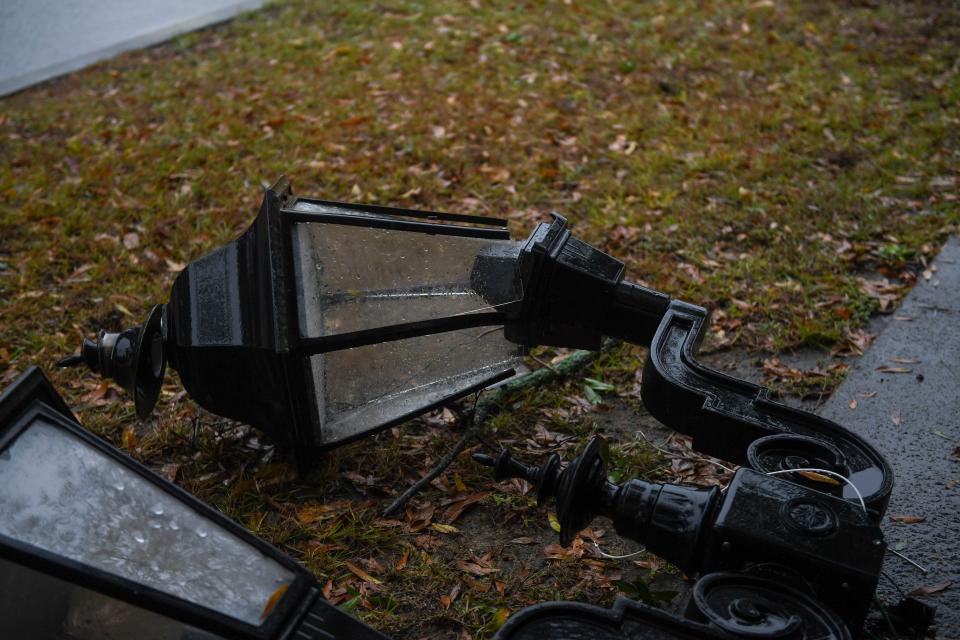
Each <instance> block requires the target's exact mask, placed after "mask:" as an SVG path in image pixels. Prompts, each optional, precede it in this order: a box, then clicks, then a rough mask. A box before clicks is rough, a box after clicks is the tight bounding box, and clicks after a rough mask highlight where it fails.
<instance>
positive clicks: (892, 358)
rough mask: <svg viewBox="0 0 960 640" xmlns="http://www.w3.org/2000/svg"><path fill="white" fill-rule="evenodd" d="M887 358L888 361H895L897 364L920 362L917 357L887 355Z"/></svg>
mask: <svg viewBox="0 0 960 640" xmlns="http://www.w3.org/2000/svg"><path fill="white" fill-rule="evenodd" d="M887 360H889V361H890V362H896V363H897V364H920V360H918V359H917V358H898V357H896V356H889V357H888V358H887Z"/></svg>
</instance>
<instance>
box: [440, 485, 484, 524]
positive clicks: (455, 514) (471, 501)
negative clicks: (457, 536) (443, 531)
mask: <svg viewBox="0 0 960 640" xmlns="http://www.w3.org/2000/svg"><path fill="white" fill-rule="evenodd" d="M489 495H490V492H489V491H482V492H480V493H474V494H473V495H469V496H465V497H463V498H458V499H457V500H455V501H454V502H453V504H451V505H450V506H449V507H447V508H446V510H445V511H444V512H443V516H442V517H441V519H442V520H443V521H444V522H446V523H447V524H451V523H453V522H455V521H456V520H457V518H459V517H460V516H461V514H463V512H464V511H465V510H466V509H467V508H468V507H470V506H471V505H475V504H477V503H478V502H480V501H482V500H483V499H484V498H486V497H487V496H489Z"/></svg>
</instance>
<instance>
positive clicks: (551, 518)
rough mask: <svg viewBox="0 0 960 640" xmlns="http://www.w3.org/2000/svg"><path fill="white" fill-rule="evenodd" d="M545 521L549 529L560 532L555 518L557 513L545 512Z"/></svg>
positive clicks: (558, 523) (558, 522)
mask: <svg viewBox="0 0 960 640" xmlns="http://www.w3.org/2000/svg"><path fill="white" fill-rule="evenodd" d="M547 522H549V523H550V528H551V529H553V530H554V531H556V532H557V533H560V521H559V520H557V514H555V513H548V514H547Z"/></svg>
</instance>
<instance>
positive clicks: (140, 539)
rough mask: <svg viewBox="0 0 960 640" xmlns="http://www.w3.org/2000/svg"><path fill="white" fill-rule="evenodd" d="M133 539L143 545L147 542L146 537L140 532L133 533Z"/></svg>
mask: <svg viewBox="0 0 960 640" xmlns="http://www.w3.org/2000/svg"><path fill="white" fill-rule="evenodd" d="M133 539H134V540H136V541H137V542H139V543H140V544H143V543H144V542H146V541H147V539H146V537H144V535H143V534H142V533H140V532H139V531H134V532H133Z"/></svg>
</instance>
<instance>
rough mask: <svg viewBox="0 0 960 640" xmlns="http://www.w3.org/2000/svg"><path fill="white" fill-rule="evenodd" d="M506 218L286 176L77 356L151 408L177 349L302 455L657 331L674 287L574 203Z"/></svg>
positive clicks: (237, 413) (237, 410)
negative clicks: (164, 299)
mask: <svg viewBox="0 0 960 640" xmlns="http://www.w3.org/2000/svg"><path fill="white" fill-rule="evenodd" d="M505 225H506V223H505V222H504V221H502V220H495V219H492V218H484V217H477V216H467V215H455V214H445V213H436V212H424V211H411V210H405V209H394V208H387V207H377V206H369V205H353V204H343V203H334V202H326V201H321V200H313V199H308V198H299V197H294V196H293V194H292V192H291V189H290V185H289V183H287V182H286V180H281V181H280V182H278V183H277V184H276V185H275V186H274V187H273V188H271V189H269V190H268V191H267V192H266V195H265V198H264V201H263V204H262V206H261V210H260V213H259V215H258V216H257V218H256V220H255V221H254V223H253V225H252V226H251V227H250V229H248V230H247V231H246V232H245V233H244V234H243V235H242V236H241V237H240V238H238V239H237V240H236V241H234V242H231V243H230V244H228V245H226V246H224V247H222V248H220V249H218V250H216V251H214V252H213V253H211V254H209V255H207V256H204V257H202V258H200V259H198V260H196V261H194V262H192V263H191V264H190V265H188V266H187V268H186V269H185V270H184V271H183V272H182V273H181V274H180V275H179V276H178V277H177V279H176V282H175V283H174V285H173V289H172V291H171V295H170V301H169V302H168V303H167V304H166V305H160V306H158V307H156V308H155V309H154V311H153V312H152V313H151V315H150V318H149V319H148V321H147V322H146V323H145V324H144V325H143V326H141V327H136V328H133V329H128V330H127V331H125V332H123V333H120V334H114V333H103V332H101V334H100V336H99V337H98V339H97V340H96V341H91V340H85V341H84V345H83V348H82V350H81V352H80V354H78V355H76V356H71V357H69V358H67V359H65V360H63V361H62V362H61V364H62V365H75V364H79V363H81V362H85V363H86V364H87V365H88V366H89V367H90V368H91V369H93V370H94V371H96V372H99V373H101V374H103V375H106V376H109V377H113V378H115V379H116V380H117V381H118V382H119V383H120V384H121V385H122V386H123V387H124V388H126V389H127V390H128V391H130V392H131V393H132V394H133V395H134V397H135V399H136V406H137V413H138V414H139V415H140V416H144V415H146V414H148V413H149V411H150V410H151V408H152V406H153V404H154V403H155V402H156V399H157V396H158V393H159V387H160V382H161V381H162V377H163V372H164V370H165V366H166V363H167V362H169V363H170V364H171V365H172V366H173V367H174V368H175V369H176V370H177V371H178V372H179V374H180V377H181V380H182V381H183V384H184V386H185V387H186V389H187V391H188V392H189V393H190V395H191V396H192V397H193V398H194V399H195V400H196V401H197V402H198V403H199V404H200V405H202V406H203V407H205V408H207V409H209V410H211V411H213V412H215V413H218V414H220V415H223V416H227V417H231V418H235V419H238V420H242V421H245V422H247V423H250V424H253V425H254V426H257V427H258V428H260V429H262V430H263V431H265V432H267V433H270V434H272V435H273V436H274V437H275V438H277V439H279V440H280V441H281V442H284V443H285V444H287V445H291V446H292V448H294V449H295V450H296V451H297V453H298V455H299V457H300V459H301V461H303V460H305V459H306V458H308V457H309V455H310V453H311V452H313V451H316V450H320V449H324V448H329V447H332V446H337V445H339V444H342V443H344V442H347V441H349V440H352V439H354V438H357V437H359V436H362V435H365V434H369V433H371V432H373V431H376V430H378V429H382V428H384V427H386V426H388V425H391V424H395V423H397V422H400V421H402V420H405V419H407V418H409V417H411V416H413V415H416V414H418V413H422V412H424V411H426V410H429V409H431V408H433V407H435V406H438V405H440V404H442V403H445V402H448V401H449V400H451V399H454V398H457V397H461V396H463V395H466V394H468V393H471V392H472V391H475V390H477V389H480V388H483V387H485V386H488V385H490V384H492V383H494V382H496V381H499V380H501V379H504V378H506V377H509V376H510V375H512V373H513V370H514V367H515V365H516V364H517V362H518V360H519V357H520V356H521V355H522V354H523V349H524V347H525V346H528V345H532V344H539V343H549V344H555V345H559V346H585V347H596V346H599V343H600V339H601V336H602V334H604V333H606V334H609V333H611V332H612V333H613V334H614V335H617V334H619V333H625V334H626V336H627V337H632V338H636V337H637V336H636V334H637V331H638V330H639V331H640V333H641V334H651V335H652V330H653V328H655V327H656V324H657V322H658V321H659V318H660V316H661V315H662V313H663V310H664V308H665V305H666V302H667V300H668V298H667V297H666V296H664V295H663V294H659V293H656V292H652V291H650V290H647V289H643V288H642V287H637V286H636V285H631V284H629V283H625V282H622V277H623V263H621V262H619V261H617V260H615V259H613V258H611V257H610V256H607V255H606V254H604V253H602V252H600V251H598V250H596V249H593V248H592V247H590V246H589V245H587V244H584V243H582V242H580V241H579V240H576V239H575V238H572V237H570V233H569V231H567V230H566V229H565V228H564V227H565V223H564V220H563V219H562V218H560V217H556V219H555V220H554V222H553V223H552V224H543V225H540V227H538V228H537V230H536V231H535V232H534V234H533V235H532V236H531V237H530V238H529V239H528V240H527V241H525V242H514V241H511V240H510V237H509V233H508V231H507V230H506V228H505ZM615 308H616V309H615ZM623 308H626V309H631V310H632V311H634V313H623V312H622V311H623ZM614 311H616V312H614ZM594 325H596V326H594ZM601 325H602V326H601ZM644 337H645V338H646V339H647V340H649V335H646V336H644Z"/></svg>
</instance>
